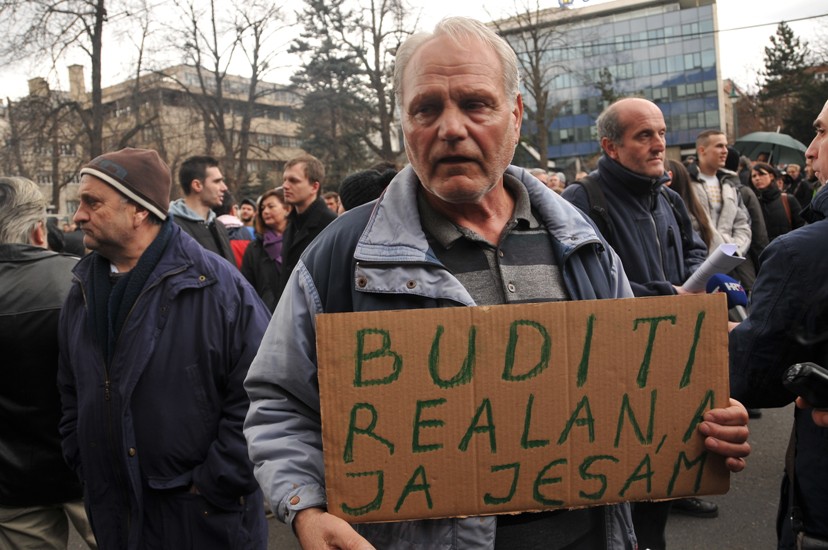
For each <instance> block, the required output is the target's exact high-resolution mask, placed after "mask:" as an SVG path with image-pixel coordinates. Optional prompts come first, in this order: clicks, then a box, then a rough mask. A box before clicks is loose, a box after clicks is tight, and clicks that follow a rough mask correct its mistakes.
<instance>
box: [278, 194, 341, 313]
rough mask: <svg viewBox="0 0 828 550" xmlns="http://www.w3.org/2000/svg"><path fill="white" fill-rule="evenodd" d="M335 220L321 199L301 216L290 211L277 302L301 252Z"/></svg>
mask: <svg viewBox="0 0 828 550" xmlns="http://www.w3.org/2000/svg"><path fill="white" fill-rule="evenodd" d="M335 219H336V214H334V213H333V212H332V211H331V209H330V208H328V205H327V204H325V200H324V199H322V198H321V197H317V199H316V200H315V201H313V202H312V203H311V205H310V206H309V207H308V209H307V210H305V211H304V212H303V213H302V214H299V213H297V212H296V209H293V211H291V213H290V215H289V216H288V226H287V229H285V235H284V238H283V240H282V272H281V274H280V279H279V291H278V293H277V296H276V301H277V302H278V301H279V296H281V295H282V291H284V289H285V286H286V285H287V281H288V278H290V273H291V272H292V271H293V268H294V267H296V264H298V263H299V257H300V256H301V255H302V252H304V251H305V249H306V248H307V247H308V245H309V244H310V243H311V241H312V240H313V239H314V238H316V236H317V235H319V234H320V233H321V232H322V230H323V229H325V228H326V227H327V226H328V224H329V223H331V222H332V221H334V220H335Z"/></svg>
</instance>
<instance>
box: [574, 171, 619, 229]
mask: <svg viewBox="0 0 828 550" xmlns="http://www.w3.org/2000/svg"><path fill="white" fill-rule="evenodd" d="M575 183H577V184H578V185H580V186H581V187H583V188H584V190H585V191H586V193H587V200H588V201H589V210H588V211H587V215H588V216H589V217H590V218H592V221H594V222H595V225H596V226H598V231H600V232H601V235H603V237H604V238H605V239H606V240H607V241H609V240H611V237H612V234H613V227H612V220H611V219H610V216H609V210H608V205H607V196H606V195H605V194H604V190H603V189H601V184H600V182H598V180H596V179H595V178H593V177H592V176H585V177H583V178H581V179H580V180H578V181H576V182H575Z"/></svg>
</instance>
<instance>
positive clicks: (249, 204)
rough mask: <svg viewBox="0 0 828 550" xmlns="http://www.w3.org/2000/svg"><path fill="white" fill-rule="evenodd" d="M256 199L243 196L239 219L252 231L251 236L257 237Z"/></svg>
mask: <svg viewBox="0 0 828 550" xmlns="http://www.w3.org/2000/svg"><path fill="white" fill-rule="evenodd" d="M257 208H258V206H257V205H256V201H254V200H253V199H251V198H247V197H245V198H243V199H242V200H241V204H239V219H240V220H241V221H242V223H243V224H244V226H245V227H246V228H247V231H248V232H249V233H250V238H251V239H253V238H255V237H256V209H257Z"/></svg>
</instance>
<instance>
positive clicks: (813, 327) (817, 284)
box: [729, 102, 828, 549]
mask: <svg viewBox="0 0 828 550" xmlns="http://www.w3.org/2000/svg"><path fill="white" fill-rule="evenodd" d="M814 127H815V129H816V136H815V137H814V139H813V141H812V142H811V144H810V146H809V147H808V149H807V151H806V153H805V156H806V157H807V159H808V161H809V162H810V163H813V169H814V171H815V174H816V176H817V177H818V179H819V180H820V181H823V182H824V181H826V180H828V102H826V103H825V105H824V107H823V108H822V111H821V112H820V113H819V115H818V116H817V118H816V121H815V122H814ZM810 213H811V216H812V217H811V219H810V222H811V223H810V224H809V225H806V226H804V227H801V228H799V229H796V230H794V231H791V232H789V233H786V234H784V235H781V236H779V237H777V238H775V239H774V240H773V241H772V242H771V243H770V244H769V245H768V247H767V248H765V251H764V252H763V253H762V266H761V268H760V269H759V273H758V276H757V277H756V284H755V286H754V289H753V295H752V296H751V309H750V315H749V316H748V318H747V319H746V320H745V321H743V322H742V323H740V324H739V325H738V326H737V327H736V328H734V329H733V330H732V331H731V333H730V354H729V355H730V388H731V393H732V395H733V396H734V397H735V398H737V399H740V400H744V402H745V404H746V405H747V406H749V407H784V406H787V405H789V404H790V403H791V401H793V400H794V398H795V397H796V396H795V395H794V394H792V393H791V392H790V391H788V390H787V389H786V388H785V387H784V386H783V384H782V380H783V374H784V372H785V370H786V369H787V368H788V367H790V366H791V365H793V364H795V363H802V362H806V361H810V362H815V363H817V364H820V365H822V366H823V367H828V332H826V327H828V285H826V284H825V280H826V278H828V192H826V191H825V190H824V189H823V190H821V191H820V192H818V193H817V194H816V195H815V196H814V198H813V200H812V202H811V206H810ZM797 405H798V407H801V408H797V409H795V410H794V427H793V429H794V433H793V434H792V436H791V439H790V448H789V450H788V453H787V456H788V458H787V459H786V464H785V470H786V473H787V475H786V476H785V478H784V480H783V486H782V491H781V494H780V499H779V513H778V514H777V518H778V519H777V522H776V526H777V536H778V541H777V547H778V548H784V549H794V548H822V547H825V546H826V545H828V469H826V467H825V457H826V456H828V429H826V423H825V421H826V420H828V415H826V412H825V411H822V412H821V413H820V412H816V411H815V410H812V409H811V408H810V405H808V404H807V403H805V402H803V401H802V400H801V399H800V400H798V402H797ZM813 413H815V414H813Z"/></svg>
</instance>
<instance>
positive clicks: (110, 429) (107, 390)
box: [79, 266, 187, 541]
mask: <svg viewBox="0 0 828 550" xmlns="http://www.w3.org/2000/svg"><path fill="white" fill-rule="evenodd" d="M186 269H187V266H182V267H180V268H179V269H177V270H175V271H170V272H167V273H165V274H164V275H163V276H161V277H159V278H158V279H157V280H156V281H155V282H154V283H153V284H152V285H150V286H148V287H146V288H145V289H144V290H143V291H141V294H139V295H138V297H137V298H136V299H135V302H134V303H133V304H132V307H131V308H130V310H129V312H128V313H127V315H126V317H125V318H124V325H123V326H124V327H125V326H126V325H127V321H128V320H129V318H130V317H131V316H132V312H133V311H135V306H136V305H137V304H138V302H139V301H140V300H141V298H143V297H144V296H145V295H146V293H147V292H149V291H150V290H152V289H153V288H155V287H156V286H158V285H159V284H160V282H161V281H163V280H165V279H166V278H167V277H169V276H171V275H176V274H178V273H181V272H183V271H185V270H186ZM79 286H80V289H81V294H82V295H83V301H84V303H85V304H87V309H86V314H87V315H89V314H90V313H89V307H88V304H89V302H88V301H87V299H86V289H85V288H84V286H83V284H80V285H79ZM121 330H122V331H123V327H122V329H121ZM120 338H121V335H120V334H119V335H118V336H117V338H116V340H115V347H117V345H118V342H119V341H120ZM102 355H103V354H102ZM114 356H115V354H114V352H113V357H114ZM103 360H104V361H103V365H104V401H106V424H107V434H108V436H109V441H110V442H113V443H114V442H115V441H114V440H115V438H114V425H113V421H112V393H111V388H112V380H111V378H110V376H109V363H108V361H107V358H106V356H105V355H104V357H103ZM110 448H111V449H112V459H113V463H114V467H113V470H114V471H115V482H116V484H117V486H118V487H119V488H120V489H121V490H122V491H123V493H124V494H125V498H124V504H125V505H126V510H127V513H126V538H127V541H128V540H129V532H130V530H131V527H132V506H131V503H130V499H129V494H128V490H127V486H126V484H125V483H124V480H123V479H122V478H121V473H120V470H119V468H118V463H119V460H118V452H117V450H116V448H115V445H111V446H110Z"/></svg>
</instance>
